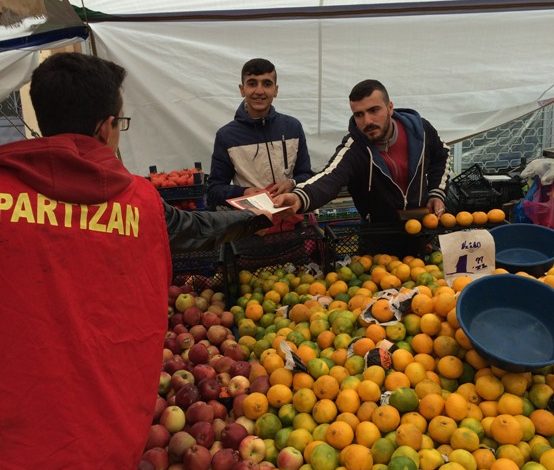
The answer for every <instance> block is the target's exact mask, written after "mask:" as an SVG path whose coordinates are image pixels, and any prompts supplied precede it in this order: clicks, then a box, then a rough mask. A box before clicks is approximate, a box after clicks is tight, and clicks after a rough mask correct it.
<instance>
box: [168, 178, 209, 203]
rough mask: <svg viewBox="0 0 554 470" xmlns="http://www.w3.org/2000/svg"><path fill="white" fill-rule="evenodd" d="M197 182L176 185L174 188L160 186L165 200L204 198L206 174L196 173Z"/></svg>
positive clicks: (195, 179) (195, 180)
mask: <svg viewBox="0 0 554 470" xmlns="http://www.w3.org/2000/svg"><path fill="white" fill-rule="evenodd" d="M193 178H194V182H195V184H193V185H191V186H175V187H173V188H158V191H159V193H160V195H161V196H162V198H163V199H164V201H167V202H171V201H182V200H184V199H202V198H203V197H204V195H205V194H206V178H207V177H206V175H204V174H203V173H195V174H194V177H193Z"/></svg>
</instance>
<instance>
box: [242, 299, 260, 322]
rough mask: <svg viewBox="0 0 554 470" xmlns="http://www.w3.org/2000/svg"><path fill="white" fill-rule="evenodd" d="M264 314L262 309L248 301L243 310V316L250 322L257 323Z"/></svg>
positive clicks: (257, 304)
mask: <svg viewBox="0 0 554 470" xmlns="http://www.w3.org/2000/svg"><path fill="white" fill-rule="evenodd" d="M263 314H264V309H263V307H262V306H261V305H260V304H259V303H257V302H256V301H253V300H251V301H249V302H248V304H247V305H246V309H245V310H244V315H245V316H246V318H249V319H250V320H254V321H259V320H260V318H262V316H263Z"/></svg>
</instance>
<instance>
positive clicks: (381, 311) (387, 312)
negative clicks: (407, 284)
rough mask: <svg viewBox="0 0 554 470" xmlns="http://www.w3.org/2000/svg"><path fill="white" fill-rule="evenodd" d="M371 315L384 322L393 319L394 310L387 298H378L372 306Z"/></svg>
mask: <svg viewBox="0 0 554 470" xmlns="http://www.w3.org/2000/svg"><path fill="white" fill-rule="evenodd" d="M371 315H372V316H373V318H375V319H376V320H377V321H378V322H381V323H383V322H387V321H390V320H392V318H393V316H394V312H393V311H392V309H391V308H390V304H389V301H388V300H387V299H378V300H377V301H376V302H375V303H374V304H373V305H372V306H371Z"/></svg>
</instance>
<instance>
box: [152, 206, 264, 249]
mask: <svg viewBox="0 0 554 470" xmlns="http://www.w3.org/2000/svg"><path fill="white" fill-rule="evenodd" d="M163 206H164V211H165V221H166V224H167V232H168V235H169V245H170V249H171V251H172V252H185V251H195V250H209V249H212V248H214V247H215V246H217V245H219V244H221V243H224V242H228V241H232V240H236V239H238V238H242V237H246V236H249V235H252V234H253V233H255V232H257V231H258V230H261V229H263V228H268V227H271V226H272V223H271V222H270V220H269V219H268V218H267V217H266V216H265V215H255V214H253V213H252V212H250V211H235V210H229V211H218V212H194V211H193V212H187V211H182V210H179V209H177V208H175V207H173V206H170V205H169V204H167V203H166V202H165V201H164V202H163Z"/></svg>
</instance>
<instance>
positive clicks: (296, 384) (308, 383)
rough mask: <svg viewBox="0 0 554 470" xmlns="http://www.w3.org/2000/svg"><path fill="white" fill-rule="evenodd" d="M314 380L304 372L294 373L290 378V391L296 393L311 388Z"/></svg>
mask: <svg viewBox="0 0 554 470" xmlns="http://www.w3.org/2000/svg"><path fill="white" fill-rule="evenodd" d="M313 384H314V379H313V377H312V376H311V375H310V374H307V373H306V372H295V373H294V375H293V376H292V389H293V391H295V392H297V391H298V390H300V389H302V388H312V386H313Z"/></svg>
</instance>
